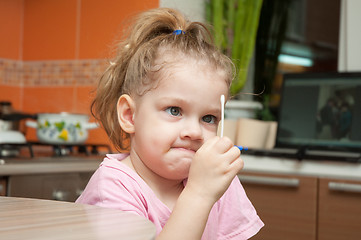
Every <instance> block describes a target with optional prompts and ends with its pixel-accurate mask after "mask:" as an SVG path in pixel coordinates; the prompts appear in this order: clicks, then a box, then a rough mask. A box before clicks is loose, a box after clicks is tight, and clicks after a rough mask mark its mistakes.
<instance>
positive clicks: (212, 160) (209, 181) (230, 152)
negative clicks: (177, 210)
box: [186, 137, 243, 204]
mask: <svg viewBox="0 0 361 240" xmlns="http://www.w3.org/2000/svg"><path fill="white" fill-rule="evenodd" d="M240 154H241V152H240V150H239V149H238V148H237V147H235V146H234V144H233V143H232V141H231V140H230V139H229V138H227V137H223V138H220V137H214V138H211V139H209V140H208V141H207V142H205V143H204V144H203V146H202V147H201V148H200V149H199V150H198V151H197V152H196V154H195V156H194V158H193V162H192V165H191V167H190V171H189V177H188V182H187V186H186V188H187V190H189V191H192V192H193V194H196V195H197V196H200V197H202V198H206V200H209V201H213V203H215V202H216V201H217V200H218V199H219V198H220V197H221V196H222V195H223V194H224V192H225V191H226V190H227V188H228V187H229V185H230V183H231V182H232V180H233V179H234V177H235V176H236V175H237V173H238V172H239V171H240V170H241V169H242V168H243V160H242V159H241V158H240ZM213 203H212V204H213Z"/></svg>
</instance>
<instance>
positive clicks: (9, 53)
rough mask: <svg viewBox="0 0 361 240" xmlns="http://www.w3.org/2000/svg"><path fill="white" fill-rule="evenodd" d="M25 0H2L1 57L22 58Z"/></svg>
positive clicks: (0, 5) (0, 18)
mask: <svg viewBox="0 0 361 240" xmlns="http://www.w3.org/2000/svg"><path fill="white" fill-rule="evenodd" d="M22 14H23V0H10V1H9V0H0V36H1V37H0V58H9V59H17V60H20V59H21V49H22V48H21V35H22Z"/></svg>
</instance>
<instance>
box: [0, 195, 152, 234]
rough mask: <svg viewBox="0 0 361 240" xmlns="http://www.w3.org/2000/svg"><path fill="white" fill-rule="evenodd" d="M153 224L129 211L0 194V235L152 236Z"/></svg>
mask: <svg viewBox="0 0 361 240" xmlns="http://www.w3.org/2000/svg"><path fill="white" fill-rule="evenodd" d="M155 236H156V230H155V227H154V225H153V224H152V223H151V222H150V221H148V220H147V219H145V218H142V217H140V216H137V215H135V214H132V213H127V212H122V211H119V210H114V209H107V208H101V207H97V206H90V205H82V204H75V203H70V202H59V201H50V200H39V199H30V198H14V197H0V239H2V240H8V239H12V240H15V239H19V240H20V239H21V240H23V239H36V240H41V239H46V240H50V239H59V240H60V239H61V240H66V239H76V240H81V239H84V240H85V239H86V240H92V239H102V240H103V239H126V240H128V239H129V240H138V239H139V240H147V239H155Z"/></svg>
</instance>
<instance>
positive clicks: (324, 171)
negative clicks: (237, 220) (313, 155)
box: [0, 154, 361, 180]
mask: <svg viewBox="0 0 361 240" xmlns="http://www.w3.org/2000/svg"><path fill="white" fill-rule="evenodd" d="M103 158H104V156H91V157H84V156H82V157H76V156H75V157H73V156H66V157H39V158H33V159H3V160H2V161H1V160H0V176H11V175H26V174H43V173H71V172H94V171H95V170H96V169H97V168H98V166H99V164H100V163H101V162H102V160H103ZM242 159H243V160H244V169H242V171H241V172H240V174H242V173H243V172H245V173H247V172H254V173H269V174H292V175H301V176H315V177H329V178H342V179H350V180H361V163H348V162H342V161H321V160H302V161H298V160H296V159H290V158H284V157H268V156H253V155H246V154H243V155H242Z"/></svg>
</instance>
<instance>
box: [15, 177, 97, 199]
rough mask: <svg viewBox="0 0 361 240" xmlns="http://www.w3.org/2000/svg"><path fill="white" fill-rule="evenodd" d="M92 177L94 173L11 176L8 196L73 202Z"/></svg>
mask: <svg viewBox="0 0 361 240" xmlns="http://www.w3.org/2000/svg"><path fill="white" fill-rule="evenodd" d="M91 175H92V172H84V173H55V174H38V175H36V174H35V175H15V176H10V177H9V189H8V195H9V196H11V197H26V198H40V199H49V200H59V201H69V202H73V201H75V200H76V199H77V198H78V197H79V196H80V194H81V193H82V191H83V190H84V188H85V186H86V184H87V183H88V181H89V179H90V177H91Z"/></svg>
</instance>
